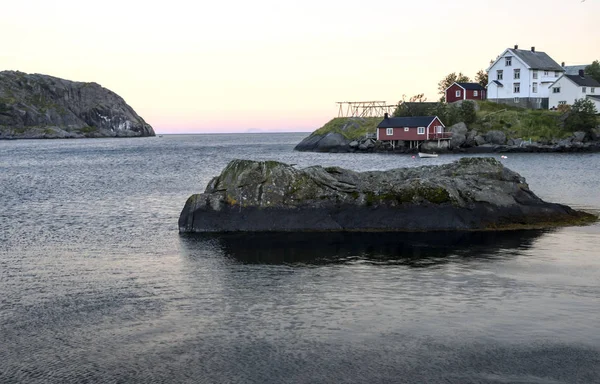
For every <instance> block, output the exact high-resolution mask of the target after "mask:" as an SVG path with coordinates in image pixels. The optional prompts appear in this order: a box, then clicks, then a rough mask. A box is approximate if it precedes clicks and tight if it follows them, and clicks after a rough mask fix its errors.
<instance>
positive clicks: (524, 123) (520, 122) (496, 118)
mask: <svg viewBox="0 0 600 384" xmlns="http://www.w3.org/2000/svg"><path fill="white" fill-rule="evenodd" d="M576 104H577V107H576V110H575V111H572V109H573V108H572V107H569V108H561V109H560V110H559V111H550V110H544V109H535V110H534V109H525V108H519V107H515V106H510V105H505V104H499V103H494V102H491V101H478V102H477V106H478V108H476V105H475V102H472V101H466V102H462V103H460V104H458V103H456V104H445V103H429V102H422V103H420V102H412V103H407V104H406V105H405V107H403V104H400V105H398V108H396V110H395V111H394V114H393V115H394V116H395V117H402V116H438V117H439V118H440V119H441V120H442V122H443V123H444V125H446V127H450V126H452V125H454V124H456V123H459V122H461V121H462V122H465V123H466V124H467V126H468V128H469V130H476V131H477V132H478V133H479V134H484V133H487V132H489V131H502V132H504V134H505V135H506V138H507V139H517V138H521V139H524V140H529V139H531V140H534V141H539V140H552V139H563V138H566V137H568V136H570V135H571V134H572V132H573V131H578V130H580V131H586V132H588V131H589V130H590V129H592V128H594V127H595V126H596V125H597V124H600V118H598V116H595V115H594V114H596V113H598V112H597V111H596V112H594V111H593V110H592V108H593V105H591V102H590V101H589V100H582V101H580V102H579V103H576ZM573 107H575V105H574V106H573ZM381 120H382V117H366V118H360V117H346V118H343V117H338V118H334V119H332V120H330V121H329V122H328V123H327V124H325V125H324V126H323V127H321V128H319V129H318V130H316V131H315V132H314V133H313V135H314V134H317V135H325V134H327V133H330V132H335V133H340V134H341V135H342V136H344V137H345V138H346V139H349V140H356V139H360V138H362V137H364V136H365V134H367V133H375V132H376V130H377V125H378V124H379V123H380V122H381Z"/></svg>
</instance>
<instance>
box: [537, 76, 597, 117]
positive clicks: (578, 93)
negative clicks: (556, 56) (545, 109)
mask: <svg viewBox="0 0 600 384" xmlns="http://www.w3.org/2000/svg"><path fill="white" fill-rule="evenodd" d="M548 89H549V91H550V97H549V103H548V105H549V107H550V108H556V107H558V106H559V105H561V104H569V105H572V104H573V103H574V102H575V101H576V100H577V99H584V98H586V97H587V96H588V95H590V96H596V95H597V96H600V83H599V82H598V81H596V80H595V79H593V78H591V77H590V76H586V75H585V73H584V71H583V70H580V71H579V74H577V75H562V76H561V77H559V78H558V80H556V81H555V82H554V83H552V84H551V85H550V87H548ZM592 101H594V100H593V98H592ZM596 109H597V108H596Z"/></svg>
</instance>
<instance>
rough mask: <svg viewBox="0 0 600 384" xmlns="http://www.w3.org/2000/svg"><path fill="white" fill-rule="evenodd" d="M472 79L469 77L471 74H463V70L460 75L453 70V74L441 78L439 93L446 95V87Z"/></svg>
mask: <svg viewBox="0 0 600 384" xmlns="http://www.w3.org/2000/svg"><path fill="white" fill-rule="evenodd" d="M470 81H471V79H469V76H466V75H463V74H462V72H460V73H459V74H458V75H457V74H456V72H452V73H451V74H449V75H447V76H446V77H444V78H443V79H442V80H440V82H439V83H438V91H439V94H440V95H442V96H443V97H445V93H446V88H448V87H449V86H451V85H452V83H454V82H457V83H469V82H470Z"/></svg>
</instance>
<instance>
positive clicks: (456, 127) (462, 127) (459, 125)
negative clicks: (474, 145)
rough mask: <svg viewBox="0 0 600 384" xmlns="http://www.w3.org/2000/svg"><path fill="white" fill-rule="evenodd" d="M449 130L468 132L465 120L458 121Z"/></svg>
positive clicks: (461, 132) (464, 133)
mask: <svg viewBox="0 0 600 384" xmlns="http://www.w3.org/2000/svg"><path fill="white" fill-rule="evenodd" d="M448 131H449V132H452V134H461V135H466V134H467V131H468V129H467V125H466V124H465V123H463V122H460V123H456V124H454V125H453V126H451V127H450V128H449V129H448Z"/></svg>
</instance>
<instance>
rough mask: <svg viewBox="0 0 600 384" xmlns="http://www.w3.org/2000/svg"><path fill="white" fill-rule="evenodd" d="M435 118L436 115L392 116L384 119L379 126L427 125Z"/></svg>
mask: <svg viewBox="0 0 600 384" xmlns="http://www.w3.org/2000/svg"><path fill="white" fill-rule="evenodd" d="M433 119H435V116H411V117H390V118H387V119H383V121H382V122H381V123H379V125H378V126H377V128H398V127H427V126H429V124H431V122H432V121H433Z"/></svg>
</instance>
